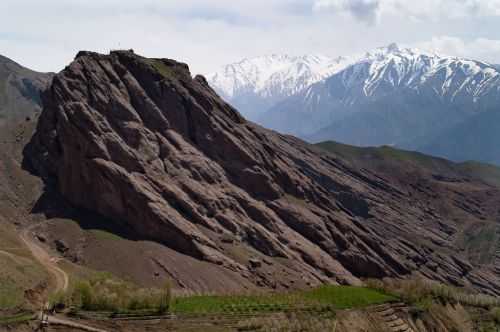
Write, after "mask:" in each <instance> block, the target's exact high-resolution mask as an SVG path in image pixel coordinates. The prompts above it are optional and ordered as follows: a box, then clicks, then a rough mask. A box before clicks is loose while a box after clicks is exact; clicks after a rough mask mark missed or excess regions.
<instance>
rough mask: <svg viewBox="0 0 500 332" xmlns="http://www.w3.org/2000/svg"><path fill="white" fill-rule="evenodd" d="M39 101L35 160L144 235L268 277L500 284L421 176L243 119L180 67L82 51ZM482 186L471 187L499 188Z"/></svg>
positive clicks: (263, 281)
mask: <svg viewBox="0 0 500 332" xmlns="http://www.w3.org/2000/svg"><path fill="white" fill-rule="evenodd" d="M42 99H43V104H44V110H43V112H42V115H41V117H40V120H39V123H38V128H37V131H36V133H35V135H34V137H33V139H32V141H31V143H30V145H29V146H28V147H27V148H26V151H25V155H26V157H27V159H28V161H29V163H30V164H31V166H32V167H33V168H34V169H35V170H36V171H37V173H38V174H40V175H41V176H42V177H43V178H44V179H45V180H46V183H47V184H48V185H50V184H52V183H54V184H55V186H56V187H57V189H58V190H59V191H60V193H61V194H62V195H63V196H64V197H65V198H66V199H67V200H68V201H69V202H71V203H72V204H73V205H75V206H77V207H79V208H83V209H86V210H90V211H92V212H96V213H98V214H101V215H103V216H105V217H108V218H109V219H112V220H116V221H122V222H125V223H126V224H127V225H128V226H130V227H131V228H132V229H133V230H134V232H135V233H136V234H137V235H138V236H139V237H142V238H145V239H153V240H155V241H157V242H160V243H162V244H164V245H165V246H168V247H169V248H171V249H174V250H175V251H178V252H180V253H182V254H185V255H189V256H191V257H194V258H196V259H198V260H203V261H207V262H210V263H213V264H215V265H217V266H219V267H221V268H223V269H226V270H228V271H231V273H234V274H235V275H238V276H242V277H244V278H246V279H248V280H251V282H252V283H254V284H256V285H259V286H265V287H273V288H275V287H278V288H279V287H294V286H296V287H300V286H303V285H306V284H307V285H314V284H318V283H322V282H338V283H343V284H359V283H360V282H361V281H360V280H361V278H367V277H376V278H381V277H397V276H405V275H408V274H410V273H412V271H419V273H421V274H423V275H425V276H427V277H430V278H433V279H437V280H442V281H447V282H451V283H453V284H470V285H473V286H477V287H481V288H483V289H484V290H486V291H488V292H492V293H495V292H499V291H498V290H499V289H500V288H497V286H500V282H499V281H498V278H497V277H496V276H495V275H494V274H492V273H490V272H489V271H487V270H484V271H483V270H482V269H478V268H475V267H473V265H471V264H470V262H469V261H468V260H467V259H466V258H464V257H463V256H462V255H460V254H459V253H458V250H455V249H456V248H455V247H454V242H453V235H454V234H456V233H457V229H458V227H457V226H456V225H457V224H458V223H459V222H460V220H458V221H457V220H453V219H451V218H452V217H453V216H451V215H448V214H447V211H436V210H434V209H433V208H432V207H431V205H432V204H431V203H429V204H430V205H429V206H428V205H427V202H426V201H422V200H421V199H422V195H423V196H424V197H425V198H426V199H428V200H430V199H431V198H432V197H433V195H435V193H433V192H432V189H429V188H427V187H426V185H425V183H419V185H421V187H419V188H417V189H415V191H417V190H418V191H422V192H427V193H425V194H421V195H420V196H419V197H416V198H414V197H412V192H411V191H410V190H408V188H409V185H404V186H403V185H401V186H399V185H398V182H396V183H392V182H391V181H390V179H388V178H387V177H384V176H381V175H380V174H378V173H376V172H372V171H369V170H366V169H359V168H358V167H356V166H355V165H352V164H349V163H348V162H344V161H343V160H342V159H340V158H338V157H336V156H335V155H333V154H328V153H326V152H322V151H320V150H319V149H317V148H314V147H312V146H310V145H308V144H306V143H304V142H302V141H300V140H298V139H296V138H293V137H290V136H283V135H279V134H277V133H275V132H273V131H270V130H266V129H263V128H261V127H259V126H257V125H255V124H253V123H250V122H247V121H246V120H245V119H244V118H242V117H241V116H240V114H239V113H238V112H237V111H236V110H235V109H233V108H232V107H231V106H229V105H228V104H226V103H224V102H223V101H222V100H221V99H220V98H219V97H218V96H217V95H216V93H215V92H214V91H213V90H212V89H211V88H210V87H209V86H208V84H207V82H206V80H205V79H204V78H203V77H200V76H198V77H196V78H194V79H193V78H192V77H191V74H190V72H189V69H188V67H187V66H186V65H185V64H181V63H178V62H175V61H172V60H166V59H147V58H143V57H141V56H138V55H136V54H134V53H133V52H130V51H115V52H111V54H109V55H101V54H97V53H91V52H80V53H79V54H78V55H77V57H76V59H75V61H74V62H73V63H72V64H71V65H70V66H68V67H67V68H66V69H65V70H63V71H62V72H61V73H59V74H57V75H56V76H55V77H54V79H53V82H52V85H51V86H50V88H49V89H48V90H47V91H46V92H45V93H44V94H43V98H42ZM417 182H418V181H417ZM481 185H482V184H478V185H477V187H474V188H472V189H470V190H471V191H474V190H483V189H484V188H488V189H489V190H490V193H492V197H498V190H496V189H494V188H493V187H488V186H486V185H484V186H483V187H481ZM495 195H497V196H495ZM492 199H493V198H492ZM479 204H480V203H479ZM460 211H461V212H460V213H455V215H460V216H462V214H463V213H462V211H463V210H460ZM462 217H463V216H462ZM466 217H467V216H466ZM436 248H442V250H441V249H439V250H438V249H436ZM257 262H258V263H257ZM197 277H198V278H201V279H203V278H210V276H208V275H206V276H197Z"/></svg>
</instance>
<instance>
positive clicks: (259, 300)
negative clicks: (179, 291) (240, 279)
mask: <svg viewBox="0 0 500 332" xmlns="http://www.w3.org/2000/svg"><path fill="white" fill-rule="evenodd" d="M395 299H396V298H394V297H392V296H390V295H386V294H384V293H383V292H380V291H377V290H374V289H368V288H362V287H349V286H322V287H319V288H316V289H313V290H308V291H297V292H291V293H282V294H280V293H276V294H269V295H264V294H263V295H250V296H248V295H247V296H243V295H234V296H192V297H180V298H176V299H175V300H174V301H173V302H172V311H173V312H186V313H218V312H221V313H223V312H241V313H245V312H279V311H286V310H295V309H310V310H312V311H319V312H321V311H328V310H335V309H350V308H359V307H365V306H369V305H374V304H380V303H384V302H388V301H393V300H395Z"/></svg>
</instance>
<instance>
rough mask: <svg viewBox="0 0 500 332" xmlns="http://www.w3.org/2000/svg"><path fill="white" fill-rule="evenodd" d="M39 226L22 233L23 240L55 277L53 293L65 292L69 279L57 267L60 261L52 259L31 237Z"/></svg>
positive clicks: (34, 255) (31, 227) (33, 226)
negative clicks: (32, 232)
mask: <svg viewBox="0 0 500 332" xmlns="http://www.w3.org/2000/svg"><path fill="white" fill-rule="evenodd" d="M36 226H38V225H32V226H30V227H28V228H26V229H24V230H23V231H22V232H21V236H20V238H21V240H22V241H23V243H24V244H25V245H26V246H27V247H28V248H29V250H30V251H31V254H32V255H33V257H35V259H36V260H37V261H38V262H40V264H42V265H43V266H44V267H45V268H46V269H47V270H48V271H49V273H50V274H52V275H53V276H54V281H55V287H54V290H53V293H54V294H56V293H58V292H64V291H66V290H67V289H68V286H69V277H68V274H67V273H66V272H64V271H63V270H62V269H61V268H59V267H58V266H57V261H58V259H57V258H55V257H51V256H50V255H49V253H47V252H46V251H45V250H44V249H43V248H42V247H41V246H39V245H38V244H37V243H35V241H33V240H34V239H33V237H32V236H30V235H31V234H30V233H31V231H32V229H33V228H35V227H36Z"/></svg>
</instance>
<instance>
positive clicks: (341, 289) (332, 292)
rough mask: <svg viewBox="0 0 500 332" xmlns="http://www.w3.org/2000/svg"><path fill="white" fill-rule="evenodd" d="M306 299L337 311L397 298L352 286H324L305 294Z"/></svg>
mask: <svg viewBox="0 0 500 332" xmlns="http://www.w3.org/2000/svg"><path fill="white" fill-rule="evenodd" d="M304 297H305V298H306V299H309V300H312V301H317V302H319V303H321V304H325V305H331V306H333V307H334V308H336V309H351V308H360V307H367V306H370V305H375V304H381V303H385V302H390V301H394V300H396V298H395V297H393V296H391V295H388V294H385V293H383V292H381V291H378V290H375V289H370V288H364V287H351V286H322V287H319V288H316V289H314V290H312V291H309V292H305V293H304Z"/></svg>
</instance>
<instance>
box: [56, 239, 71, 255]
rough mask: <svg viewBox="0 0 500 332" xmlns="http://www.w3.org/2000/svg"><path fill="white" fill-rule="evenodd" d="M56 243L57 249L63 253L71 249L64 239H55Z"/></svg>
mask: <svg viewBox="0 0 500 332" xmlns="http://www.w3.org/2000/svg"><path fill="white" fill-rule="evenodd" d="M54 244H55V246H56V249H57V251H58V252H60V253H61V254H65V253H66V252H67V251H68V250H69V248H68V245H67V244H66V243H65V242H64V241H62V240H55V241H54Z"/></svg>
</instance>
